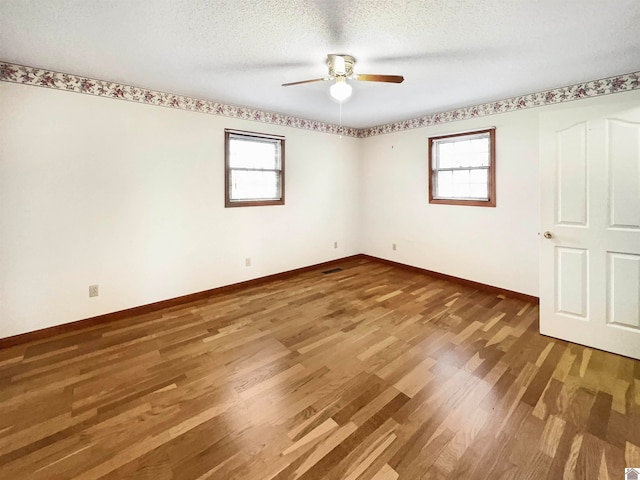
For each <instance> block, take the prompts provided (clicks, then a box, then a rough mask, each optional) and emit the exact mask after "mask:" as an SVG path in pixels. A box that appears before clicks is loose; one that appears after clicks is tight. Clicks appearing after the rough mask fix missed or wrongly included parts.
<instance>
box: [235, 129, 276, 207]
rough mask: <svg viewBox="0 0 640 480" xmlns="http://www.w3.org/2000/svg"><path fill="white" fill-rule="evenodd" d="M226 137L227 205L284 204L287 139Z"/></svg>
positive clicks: (252, 135)
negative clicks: (285, 141)
mask: <svg viewBox="0 0 640 480" xmlns="http://www.w3.org/2000/svg"><path fill="white" fill-rule="evenodd" d="M224 134H225V206H226V207H249V206H257V205H284V137H278V136H274V135H263V134H261V133H251V132H242V131H238V130H229V129H226V130H225V131H224Z"/></svg>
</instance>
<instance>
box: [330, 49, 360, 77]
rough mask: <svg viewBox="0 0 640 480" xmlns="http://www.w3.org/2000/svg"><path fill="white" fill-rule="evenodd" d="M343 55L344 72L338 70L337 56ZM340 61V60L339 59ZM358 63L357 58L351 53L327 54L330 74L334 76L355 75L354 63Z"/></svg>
mask: <svg viewBox="0 0 640 480" xmlns="http://www.w3.org/2000/svg"><path fill="white" fill-rule="evenodd" d="M337 57H342V58H343V59H344V72H340V71H336V58H337ZM338 62H339V63H341V62H340V60H338ZM355 63H356V59H355V58H353V57H352V56H351V55H344V54H338V53H330V54H329V55H327V65H328V67H329V75H331V76H332V77H350V76H352V75H353V65H354V64H355Z"/></svg>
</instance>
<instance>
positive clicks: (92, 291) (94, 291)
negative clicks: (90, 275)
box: [89, 285, 98, 297]
mask: <svg viewBox="0 0 640 480" xmlns="http://www.w3.org/2000/svg"><path fill="white" fill-rule="evenodd" d="M89 296H90V297H97V296H98V285H89Z"/></svg>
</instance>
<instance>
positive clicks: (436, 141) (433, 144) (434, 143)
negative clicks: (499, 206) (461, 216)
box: [428, 128, 496, 207]
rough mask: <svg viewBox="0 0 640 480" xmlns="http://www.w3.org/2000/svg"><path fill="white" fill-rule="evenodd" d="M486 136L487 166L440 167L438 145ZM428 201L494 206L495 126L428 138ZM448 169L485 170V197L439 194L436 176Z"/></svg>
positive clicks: (446, 203)
mask: <svg viewBox="0 0 640 480" xmlns="http://www.w3.org/2000/svg"><path fill="white" fill-rule="evenodd" d="M478 137H480V138H487V139H488V140H489V150H488V155H489V159H488V160H489V161H488V166H482V167H459V168H440V165H439V163H440V156H439V146H440V145H441V144H443V143H451V142H455V141H456V140H459V141H466V140H471V139H473V138H478ZM428 149H429V155H428V157H429V158H428V161H429V203H435V204H444V205H468V206H476V207H495V206H496V141H495V128H487V129H484V130H474V131H470V132H462V133H453V134H449V135H440V136H436V137H430V138H429V147H428ZM449 170H487V193H488V195H487V198H473V197H445V196H442V195H440V194H439V192H438V185H437V177H438V172H442V171H449Z"/></svg>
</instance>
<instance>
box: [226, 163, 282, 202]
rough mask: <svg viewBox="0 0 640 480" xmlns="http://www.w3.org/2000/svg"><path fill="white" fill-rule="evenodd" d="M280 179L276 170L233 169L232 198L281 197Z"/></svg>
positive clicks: (266, 198) (267, 198)
mask: <svg viewBox="0 0 640 480" xmlns="http://www.w3.org/2000/svg"><path fill="white" fill-rule="evenodd" d="M279 179H280V175H279V172H274V171H262V172H261V171H253V170H248V171H247V170H231V179H230V183H231V185H230V189H229V190H230V192H229V194H230V196H231V200H274V199H279V198H281V195H280V181H279Z"/></svg>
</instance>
